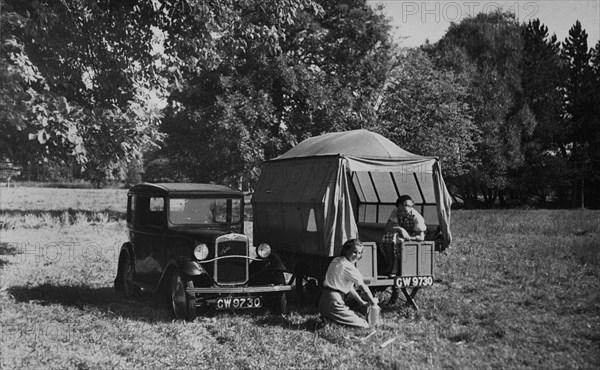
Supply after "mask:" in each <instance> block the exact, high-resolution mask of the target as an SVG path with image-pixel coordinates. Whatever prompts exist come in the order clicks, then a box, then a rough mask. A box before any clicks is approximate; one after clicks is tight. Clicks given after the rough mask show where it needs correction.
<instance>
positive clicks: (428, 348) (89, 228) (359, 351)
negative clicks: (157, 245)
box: [0, 188, 600, 369]
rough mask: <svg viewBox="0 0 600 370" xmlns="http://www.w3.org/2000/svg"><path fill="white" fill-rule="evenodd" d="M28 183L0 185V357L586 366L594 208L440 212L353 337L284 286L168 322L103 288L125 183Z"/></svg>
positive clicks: (596, 348)
mask: <svg viewBox="0 0 600 370" xmlns="http://www.w3.org/2000/svg"><path fill="white" fill-rule="evenodd" d="M29 191H30V192H33V194H31V195H28V194H27V190H26V189H23V188H15V189H7V190H6V191H5V190H2V194H1V195H0V201H1V208H2V212H1V214H0V220H1V221H2V225H3V226H2V229H1V233H2V235H1V238H0V325H1V333H0V365H1V366H2V367H5V368H78V369H88V368H89V369H94V368H99V369H100V368H101V369H105V368H122V369H125V368H127V369H129V368H165V367H169V368H192V367H200V368H236V369H237V368H390V369H392V368H402V369H421V368H456V369H463V368H471V369H495V368H535V369H541V368H544V369H556V368H583V369H585V368H590V369H591V368H598V367H599V366H600V355H599V353H600V299H599V298H600V297H599V294H600V277H599V274H600V272H599V264H600V243H599V241H598V240H599V236H600V235H599V233H600V231H599V229H600V212H596V211H574V210H573V211H571V210H570V211H545V210H518V211H457V212H454V214H453V219H452V230H453V234H454V243H453V245H452V246H451V248H450V249H449V250H448V252H447V253H444V254H436V259H437V260H436V266H437V274H436V282H435V284H434V286H433V287H430V288H427V289H423V290H422V291H421V292H419V294H418V295H417V303H418V305H419V307H420V310H419V311H414V310H412V309H410V308H407V307H405V306H404V305H403V304H402V302H399V303H397V304H394V305H383V307H382V310H383V312H382V315H383V325H382V326H380V327H378V328H377V329H376V332H375V334H374V335H372V336H370V337H369V338H368V339H364V338H365V337H367V335H368V334H370V333H371V330H354V329H350V328H345V327H339V326H336V325H332V324H323V323H322V322H321V321H320V319H319V315H318V313H317V311H316V308H315V307H314V306H311V305H302V304H297V303H298V302H294V301H295V297H293V296H292V297H290V300H291V301H292V302H291V303H295V304H293V305H291V307H290V312H289V314H288V315H287V316H285V317H278V316H273V315H270V314H268V313H265V312H262V311H259V312H238V313H229V312H200V314H201V316H200V317H199V318H198V319H197V320H196V321H195V322H192V323H182V322H173V321H172V320H171V317H170V314H169V312H168V310H167V309H165V308H164V304H163V302H161V301H160V300H159V299H158V298H157V297H155V296H152V295H144V296H142V298H140V299H139V300H129V299H125V298H123V297H122V296H120V295H119V294H117V293H116V292H114V291H113V289H112V279H113V278H114V274H115V272H116V259H117V253H118V248H119V247H120V245H121V243H122V242H123V241H125V239H126V229H125V225H124V222H123V221H122V219H121V218H119V217H118V215H119V212H124V204H125V200H124V199H125V195H124V194H125V191H122V190H104V191H102V190H100V191H98V190H88V191H82V192H73V191H72V190H64V189H63V190H60V189H51V190H48V189H29ZM38 191H39V192H41V194H36V192H38ZM88 192H89V193H88ZM69 208H70V209H71V210H72V211H69ZM17 211H19V212H17ZM111 212H114V213H111ZM247 226H248V227H247V231H249V232H251V223H247ZM382 295H383V296H385V295H386V294H382ZM389 340H392V341H391V342H389ZM385 343H388V345H386V346H384V347H382V344H385Z"/></svg>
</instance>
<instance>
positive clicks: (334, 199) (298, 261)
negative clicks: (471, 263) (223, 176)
mask: <svg viewBox="0 0 600 370" xmlns="http://www.w3.org/2000/svg"><path fill="white" fill-rule="evenodd" d="M405 194H406V195H409V196H410V197H411V198H412V199H413V201H414V203H415V208H416V209H417V210H418V211H419V213H420V214H421V215H422V216H423V217H424V218H425V222H426V225H427V231H426V235H425V240H424V241H422V242H403V243H402V246H401V258H400V266H399V267H400V271H399V273H398V275H397V276H396V277H395V278H389V277H388V276H387V275H386V274H385V273H384V269H385V267H384V266H386V263H385V261H383V254H382V253H383V251H384V249H385V248H383V247H384V246H383V245H382V238H383V235H384V229H385V224H386V221H387V219H388V217H389V215H390V213H391V211H392V210H393V209H394V207H395V202H396V200H397V199H398V197H399V196H400V195H405ZM450 206H451V198H450V195H449V193H448V190H447V188H446V185H445V183H444V179H443V177H442V172H441V168H440V162H439V160H438V158H436V157H426V156H420V155H416V154H413V153H410V152H408V151H406V150H403V149H402V148H400V147H398V146H397V145H396V144H394V143H393V142H392V141H390V140H388V139H387V138H385V137H383V136H382V135H380V134H377V133H374V132H371V131H367V130H353V131H347V132H336V133H328V134H324V135H320V136H316V137H312V138H309V139H306V140H304V141H303V142H301V143H299V144H298V145H296V146H295V147H293V148H292V149H290V150H289V151H288V152H286V153H284V154H283V155H281V156H279V157H276V158H274V159H272V160H269V161H266V162H265V163H264V166H263V169H262V173H261V176H260V178H259V181H258V184H257V186H256V189H255V192H254V194H253V196H252V208H253V216H254V217H253V239H254V244H255V245H259V244H261V243H268V244H269V245H270V246H271V248H273V250H274V251H275V252H276V253H277V254H278V255H279V256H280V257H281V258H282V259H283V260H284V264H285V265H286V266H288V268H289V270H290V272H292V273H293V278H292V279H294V280H295V283H296V290H297V293H298V294H302V293H303V289H304V288H303V286H304V284H305V282H306V280H307V278H308V279H310V280H311V281H316V285H321V284H322V282H323V280H324V278H325V273H326V272H327V267H328V265H329V262H330V261H331V259H332V258H333V257H335V256H338V255H339V254H340V250H341V246H342V244H343V243H344V242H345V241H346V240H348V239H353V238H359V239H360V240H361V241H362V242H363V244H364V245H365V251H364V253H363V258H362V259H361V260H360V261H359V262H358V263H357V267H358V268H359V270H360V271H361V272H362V274H363V276H364V278H365V283H366V284H367V285H368V286H370V287H372V288H374V289H376V290H377V289H384V288H388V287H392V290H393V292H394V293H395V295H396V296H397V291H398V290H400V291H402V292H403V293H404V295H405V297H406V299H407V303H409V304H410V305H412V306H413V307H415V308H416V304H415V302H414V297H415V295H416V293H417V291H418V290H419V289H420V288H422V287H425V286H430V285H432V284H433V282H434V277H435V251H441V250H444V249H446V248H447V247H448V246H449V245H450V243H451V240H452V236H451V233H450ZM392 296H394V294H392Z"/></svg>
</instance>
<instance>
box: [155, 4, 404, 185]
mask: <svg viewBox="0 0 600 370" xmlns="http://www.w3.org/2000/svg"><path fill="white" fill-rule="evenodd" d="M225 4H226V6H225V13H224V14H229V15H231V16H234V17H235V19H236V21H237V23H235V24H237V25H236V26H235V27H233V26H231V29H229V28H226V25H229V24H230V23H228V22H225V21H224V20H223V19H221V18H222V17H226V16H225V15H220V16H218V17H217V16H215V17H214V18H211V20H209V21H208V22H205V23H193V22H190V21H188V20H185V19H188V18H190V17H191V18H190V19H195V18H194V17H197V16H198V14H205V13H206V11H200V8H199V7H200V5H189V8H186V10H185V11H184V12H183V13H181V14H179V16H178V18H182V19H184V20H182V21H181V22H180V23H178V24H181V26H180V27H175V28H173V27H171V26H169V28H165V31H166V32H167V33H168V34H169V37H168V38H167V41H166V44H167V45H178V47H177V51H178V53H177V55H176V56H175V55H172V56H171V58H172V59H171V60H172V62H173V66H175V65H178V67H177V68H176V70H177V71H178V72H177V73H179V74H180V76H179V77H177V79H176V82H177V83H178V84H179V86H181V88H178V89H177V90H176V91H174V92H173V93H172V94H171V95H170V104H169V106H168V108H167V111H166V118H165V120H164V122H163V125H162V130H164V132H166V133H167V134H168V140H167V148H166V150H165V151H164V156H166V157H168V158H169V160H170V162H171V163H172V165H173V166H174V167H175V168H176V169H178V170H179V171H180V173H181V174H182V175H184V176H186V177H189V178H190V179H192V180H194V181H219V182H225V183H229V184H233V185H235V186H239V187H244V188H248V187H251V184H252V183H253V181H256V179H257V176H258V168H259V166H260V164H261V162H262V161H263V160H265V159H269V158H272V157H274V156H277V155H279V154H281V153H282V151H284V150H286V149H288V148H289V147H291V146H292V145H294V144H295V143H297V142H299V141H300V140H302V139H304V138H306V137H308V136H313V135H316V134H320V133H323V132H329V131H339V130H346V129H350V128H358V127H362V126H368V125H369V122H373V118H374V111H373V108H372V106H373V104H374V102H375V101H376V100H377V98H378V94H379V93H380V92H379V90H378V89H380V87H381V86H382V84H383V81H384V79H385V73H386V72H387V68H388V66H387V64H386V63H387V61H388V59H387V58H388V56H389V50H391V48H392V44H391V40H390V38H389V35H388V34H387V31H388V29H389V26H388V21H387V20H386V19H385V18H384V17H383V16H381V15H379V14H377V13H376V12H375V11H374V10H373V9H372V8H370V7H369V6H368V5H366V2H365V1H362V0H353V1H345V2H342V3H337V4H333V3H330V2H323V4H322V5H316V4H313V3H312V2H308V1H307V2H300V3H298V2H273V3H267V4H264V3H262V2H254V1H248V2H244V3H242V4H237V3H232V4H230V5H231V8H227V6H229V5H227V4H228V3H225ZM234 4H236V5H235V6H234ZM259 4H260V5H259ZM221 5H223V4H221ZM208 13H210V14H212V13H211V12H208ZM282 15H285V16H282ZM186 17H187V18H186ZM213 23H214V24H213ZM192 24H193V26H192ZM211 24H213V25H212V26H211ZM198 27H199V29H196V28H198ZM211 27H213V29H211ZM224 27H225V28H224ZM205 28H207V29H205ZM265 30H269V32H266V31H265ZM211 32H212V36H211V37H212V39H214V38H215V36H218V37H217V39H215V40H213V41H211V42H209V43H208V44H206V45H205V44H203V43H206V42H207V41H206V40H205V38H203V37H202V35H206V34H207V33H208V34H211ZM265 32H266V33H265ZM230 38H231V40H230ZM233 40H236V41H235V42H234V41H233ZM188 44H194V45H201V46H202V47H203V48H207V49H208V50H209V51H210V52H209V51H207V52H206V53H200V55H203V56H204V55H208V56H207V57H206V58H205V57H203V58H202V59H197V58H196V54H197V53H196V51H195V49H193V48H190V49H189V50H188V49H186V48H185V47H184V48H182V47H181V45H184V46H185V45H188ZM165 50H166V51H167V52H169V50H170V49H169V47H167V48H166V49H165ZM182 81H185V82H182Z"/></svg>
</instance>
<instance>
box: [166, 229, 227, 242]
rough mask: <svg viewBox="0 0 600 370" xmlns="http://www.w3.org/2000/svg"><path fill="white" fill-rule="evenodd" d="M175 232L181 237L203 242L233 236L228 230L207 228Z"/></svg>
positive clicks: (174, 230) (175, 230)
mask: <svg viewBox="0 0 600 370" xmlns="http://www.w3.org/2000/svg"><path fill="white" fill-rule="evenodd" d="M173 232H174V233H175V234H177V235H180V236H187V237H190V238H194V239H202V240H215V239H216V238H218V237H219V236H221V235H226V234H231V232H229V231H226V230H220V229H219V230H215V229H206V228H185V229H173Z"/></svg>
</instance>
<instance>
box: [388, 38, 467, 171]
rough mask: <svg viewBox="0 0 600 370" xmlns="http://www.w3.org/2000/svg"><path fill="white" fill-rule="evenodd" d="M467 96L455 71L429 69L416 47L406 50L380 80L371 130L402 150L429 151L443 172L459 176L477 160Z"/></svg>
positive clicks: (427, 62) (422, 53)
mask: <svg viewBox="0 0 600 370" xmlns="http://www.w3.org/2000/svg"><path fill="white" fill-rule="evenodd" d="M467 98H468V91H467V89H466V88H465V86H464V82H463V81H461V79H460V76H458V75H456V74H455V73H453V72H450V71H444V70H441V69H438V68H435V66H434V65H433V63H432V61H431V60H430V58H429V56H428V55H427V54H426V53H425V52H423V51H421V50H419V49H415V50H406V51H404V52H403V53H401V54H400V55H399V56H398V66H397V67H396V68H395V69H394V70H393V72H392V73H391V76H390V78H389V80H388V82H387V84H386V88H385V92H384V94H383V97H382V102H381V105H380V108H379V110H378V112H377V113H378V121H379V124H378V125H377V130H379V131H380V132H381V133H382V134H383V135H385V136H387V137H388V138H389V139H391V140H393V141H394V142H396V143H397V144H398V145H399V146H400V147H402V148H404V149H406V150H408V151H411V152H414V153H417V154H421V155H431V154H432V153H435V155H436V156H438V157H439V158H440V159H441V161H442V163H443V165H444V175H445V176H450V177H452V176H459V175H462V174H464V173H465V172H466V171H468V170H469V169H470V168H472V166H474V164H475V163H476V162H477V158H475V157H474V156H473V154H474V150H475V143H477V142H478V137H479V130H478V128H477V127H475V125H474V124H473V121H472V118H471V114H472V112H471V110H470V108H469V104H468V102H467V101H468V100H467Z"/></svg>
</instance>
